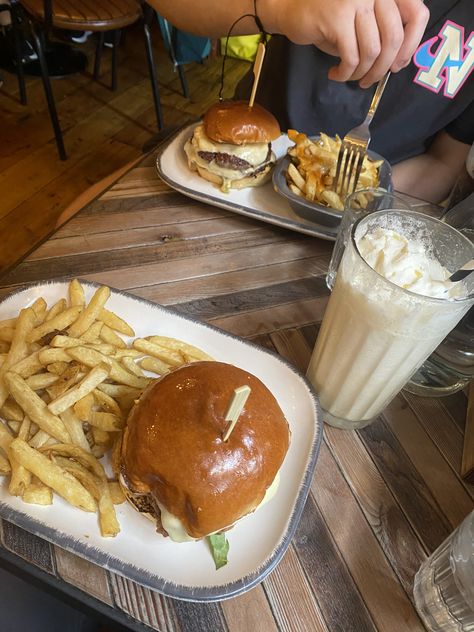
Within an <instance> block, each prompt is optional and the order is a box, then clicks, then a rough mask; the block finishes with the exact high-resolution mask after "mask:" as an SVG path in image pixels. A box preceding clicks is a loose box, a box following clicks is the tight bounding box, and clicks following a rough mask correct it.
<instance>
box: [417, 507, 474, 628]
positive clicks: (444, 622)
mask: <svg viewBox="0 0 474 632" xmlns="http://www.w3.org/2000/svg"><path fill="white" fill-rule="evenodd" d="M413 595H414V597H415V605H416V609H417V610H418V613H419V615H420V617H421V619H422V621H423V623H424V624H425V627H426V629H427V630H430V632H473V631H474V511H473V512H471V513H470V514H469V515H468V516H467V517H466V518H465V519H464V521H463V522H462V524H461V525H460V526H459V527H458V528H457V529H456V530H455V531H454V532H453V533H452V534H451V535H450V536H449V537H448V538H447V539H446V540H445V541H444V542H443V544H441V545H440V546H439V547H438V548H437V549H436V551H435V552H434V553H433V554H432V555H431V556H430V557H429V558H428V559H427V560H426V561H425V562H424V563H423V564H422V565H421V567H420V569H419V571H418V573H417V574H416V576H415V584H414V588H413Z"/></svg>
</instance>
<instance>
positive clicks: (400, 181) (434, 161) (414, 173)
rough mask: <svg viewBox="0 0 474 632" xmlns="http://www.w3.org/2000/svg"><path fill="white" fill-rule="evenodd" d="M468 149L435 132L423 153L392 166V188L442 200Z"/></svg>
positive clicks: (425, 197) (434, 199)
mask: <svg viewBox="0 0 474 632" xmlns="http://www.w3.org/2000/svg"><path fill="white" fill-rule="evenodd" d="M469 148H470V145H467V144H466V143H461V142H460V141H458V140H456V139H455V138H453V137H452V136H450V135H449V134H447V133H446V132H444V131H443V132H439V134H437V136H436V137H435V139H434V141H433V142H432V144H431V145H430V148H429V149H428V151H427V152H426V153H424V154H421V155H419V156H415V157H414V158H409V159H408V160H403V161H402V162H400V163H398V164H397V165H395V166H394V167H393V186H394V189H395V190H396V191H400V192H402V193H408V195H413V196H415V197H419V198H421V199H423V200H428V201H429V202H435V203H439V202H442V201H443V200H444V199H446V197H447V196H448V194H449V192H450V190H451V189H452V187H453V185H454V183H455V182H456V178H457V177H458V175H459V174H460V173H461V170H462V169H463V166H464V163H465V161H466V157H467V154H468V152H469Z"/></svg>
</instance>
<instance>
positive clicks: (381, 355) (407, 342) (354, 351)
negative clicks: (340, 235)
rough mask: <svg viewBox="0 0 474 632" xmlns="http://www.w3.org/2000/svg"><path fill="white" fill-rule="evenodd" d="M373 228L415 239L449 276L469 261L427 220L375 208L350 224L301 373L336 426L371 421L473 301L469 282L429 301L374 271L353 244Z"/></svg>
mask: <svg viewBox="0 0 474 632" xmlns="http://www.w3.org/2000/svg"><path fill="white" fill-rule="evenodd" d="M378 227H382V228H386V229H393V230H395V231H396V232H397V233H399V234H401V235H403V236H405V237H406V238H407V239H408V240H415V241H422V242H423V243H424V244H425V247H426V249H427V251H428V252H429V253H430V255H431V257H433V258H435V259H437V260H438V261H439V262H440V263H441V265H443V266H444V267H445V268H447V270H448V271H451V272H454V271H456V270H458V269H459V268H460V267H461V265H463V264H464V263H465V262H466V261H468V260H469V259H470V258H472V257H474V245H473V244H472V243H471V242H470V241H469V239H467V238H466V237H465V236H464V235H462V234H461V233H459V232H458V231H457V230H455V229H454V228H452V227H451V226H448V225H447V224H444V223H442V222H440V221H439V220H437V219H434V218H433V217H430V216H428V215H422V214H420V213H415V212H413V211H393V210H390V211H378V212H376V213H372V214H370V215H368V216H366V217H364V218H362V219H360V220H359V221H358V222H356V224H354V226H353V227H352V231H351V238H350V240H349V242H348V244H347V247H346V249H345V251H344V255H343V257H342V261H341V265H340V266H339V270H338V274H337V278H336V283H335V286H334V289H333V291H332V294H331V296H330V299H329V303H328V306H327V308H326V312H325V314H324V319H323V322H322V325H321V330H320V332H319V336H318V339H317V341H316V345H315V348H314V351H313V355H312V357H311V361H310V364H309V368H308V377H309V379H310V381H311V382H312V383H313V384H314V386H315V387H316V390H317V391H318V393H319V397H320V402H321V406H322V408H323V412H324V420H325V421H326V422H327V423H329V424H331V425H333V426H337V427H340V428H346V429H355V428H362V427H363V426H366V425H367V424H369V423H370V422H371V421H372V420H373V419H374V418H375V417H377V415H379V414H380V412H381V411H382V410H383V408H385V406H386V405H387V404H388V403H389V402H390V401H391V400H392V399H393V397H395V395H396V394H397V393H398V392H399V391H400V389H401V388H402V387H403V385H404V384H405V382H406V381H407V380H408V379H409V378H410V376H411V375H412V374H413V373H414V372H415V371H416V369H417V368H418V367H419V366H420V365H421V364H422V363H423V362H424V360H425V359H426V358H427V357H428V356H429V355H430V353H431V352H432V351H433V350H434V349H435V348H436V347H437V346H438V344H439V343H440V342H441V340H443V338H444V337H445V336H446V334H447V333H448V332H449V331H451V329H452V328H453V327H454V326H455V325H456V323H457V322H458V321H459V320H460V319H461V318H462V317H463V316H464V314H465V313H466V312H467V310H468V309H469V307H470V306H471V305H472V304H473V303H474V279H471V278H470V277H467V279H466V280H465V283H464V287H465V290H464V291H463V293H462V296H460V297H456V298H451V297H446V298H433V297H429V296H423V295H420V294H415V293H413V292H410V291H408V290H405V289H403V288H401V287H399V286H397V285H394V284H393V283H391V282H390V281H388V280H387V279H385V278H384V277H383V276H381V275H380V274H378V273H377V272H375V270H373V268H371V267H370V266H369V265H368V264H367V263H366V261H365V260H364V259H363V257H362V255H361V254H360V253H359V250H358V247H357V242H358V240H359V239H360V238H361V237H362V236H363V235H365V234H366V233H367V232H372V231H374V230H375V229H376V228H378ZM472 276H474V275H472Z"/></svg>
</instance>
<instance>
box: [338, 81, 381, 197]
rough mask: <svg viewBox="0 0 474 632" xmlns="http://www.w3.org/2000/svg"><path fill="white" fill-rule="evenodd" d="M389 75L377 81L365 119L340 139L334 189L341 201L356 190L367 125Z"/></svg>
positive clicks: (366, 140)
mask: <svg viewBox="0 0 474 632" xmlns="http://www.w3.org/2000/svg"><path fill="white" fill-rule="evenodd" d="M389 77H390V71H388V72H387V74H386V75H385V76H384V77H382V79H381V80H380V81H379V82H378V84H377V88H376V90H375V93H374V96H373V98H372V102H371V104H370V107H369V111H368V112H367V116H366V117H365V121H364V122H363V123H362V124H361V125H358V126H357V127H354V128H353V129H351V130H350V131H349V132H347V134H346V135H345V136H344V138H343V140H342V144H341V148H340V150H339V155H338V158H337V167H336V176H335V178H334V191H335V192H336V193H338V194H339V195H340V197H341V198H342V200H343V201H344V199H345V198H346V197H347V196H348V195H350V194H351V193H354V191H355V190H356V186H357V182H358V181H359V177H360V172H361V170H362V163H363V162H364V158H365V156H366V154H367V147H368V146H369V143H370V131H369V125H370V123H371V122H372V119H373V118H374V114H375V111H376V110H377V107H378V104H379V101H380V99H381V97H382V94H383V91H384V89H385V86H386V85H387V81H388V78H389Z"/></svg>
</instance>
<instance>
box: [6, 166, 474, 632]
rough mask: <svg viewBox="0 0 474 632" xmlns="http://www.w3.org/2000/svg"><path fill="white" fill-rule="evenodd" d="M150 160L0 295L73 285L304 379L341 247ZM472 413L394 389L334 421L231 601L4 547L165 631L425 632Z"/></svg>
mask: <svg viewBox="0 0 474 632" xmlns="http://www.w3.org/2000/svg"><path fill="white" fill-rule="evenodd" d="M152 165H153V156H149V157H146V158H145V159H144V160H143V162H142V163H141V164H139V165H137V166H136V167H134V168H133V169H132V170H131V171H130V172H128V173H127V174H126V175H125V176H122V177H121V178H120V180H119V181H118V182H117V183H116V184H115V185H114V186H112V187H111V188H110V189H109V190H108V191H106V192H105V193H104V194H103V195H102V196H101V197H100V198H99V199H97V200H95V201H93V202H91V203H90V204H88V205H87V206H86V207H85V208H84V209H83V210H82V211H80V213H79V214H78V215H76V216H75V217H74V218H73V219H71V220H70V221H69V222H68V223H67V224H65V225H64V226H63V227H62V228H61V229H60V230H58V231H57V232H56V233H55V234H54V235H53V236H52V237H51V238H50V239H49V240H48V241H47V242H45V243H44V244H43V245H42V246H40V247H39V248H37V249H36V250H35V252H33V253H32V254H31V255H30V256H29V257H28V258H27V259H26V260H25V261H23V262H22V263H20V264H19V265H17V266H16V267H15V268H14V269H12V270H11V271H10V272H9V273H8V274H5V275H4V276H3V278H2V279H1V282H0V296H5V295H6V294H8V292H10V291H12V290H13V289H15V288H18V287H21V286H22V285H23V284H25V283H28V282H31V281H40V280H47V279H54V278H58V277H62V276H76V275H80V276H83V277H84V278H86V279H91V280H95V281H99V282H102V283H107V284H110V285H112V286H115V287H118V288H120V289H124V290H127V291H129V292H131V293H133V294H136V295H137V296H142V297H145V298H148V299H151V300H154V301H157V302H161V303H163V304H168V305H174V306H175V307H176V309H177V310H178V311H180V312H182V313H184V314H188V315H192V316H194V317H198V318H200V319H202V320H206V321H208V322H212V323H213V324H215V325H218V326H220V327H222V328H223V329H225V330H228V331H230V332H233V333H235V334H238V335H241V336H245V337H248V338H249V339H252V340H253V341H254V342H256V343H257V344H261V345H263V346H265V347H267V348H270V349H272V350H275V351H277V352H278V353H279V354H280V355H282V356H283V357H285V358H287V359H288V360H289V361H290V362H291V363H293V364H294V365H295V366H296V367H297V368H299V369H300V370H301V371H303V372H304V371H305V370H306V367H307V365H308V362H309V358H310V355H311V350H312V348H313V345H314V341H315V338H316V335H317V331H318V327H319V324H320V322H321V319H322V316H323V314H324V310H325V307H326V304H327V299H328V290H327V288H326V286H325V281H324V274H325V271H326V269H327V265H328V261H329V257H330V253H331V247H332V245H331V244H330V243H328V242H324V241H321V240H319V239H316V238H311V237H308V236H305V235H299V234H296V233H291V232H287V231H284V230H282V229H279V228H276V227H273V226H270V225H265V224H262V223H258V222H256V221H254V220H252V219H249V218H243V217H238V216H236V215H232V214H230V213H227V212H225V211H223V210H221V209H217V208H213V207H209V206H206V205H203V204H200V203H198V202H194V201H192V200H189V199H187V198H184V197H182V196H181V195H178V194H177V193H175V192H172V191H170V190H169V189H168V188H167V187H166V186H165V185H163V183H161V182H159V181H158V180H157V178H156V176H155V172H154V169H153V166H152ZM465 418H466V396H465V394H464V393H462V392H461V393H457V394H455V395H453V396H450V397H446V398H443V399H442V400H434V399H426V398H419V397H416V396H414V395H410V394H408V393H401V394H400V395H398V396H397V398H396V399H395V400H394V401H393V402H392V403H391V404H390V405H389V406H388V407H387V409H386V410H385V411H384V413H383V414H382V415H381V416H380V418H379V419H378V420H377V421H376V422H374V423H373V424H372V425H370V426H368V427H366V428H364V429H362V430H360V431H358V432H345V431H341V430H337V429H335V428H331V427H327V428H326V429H325V440H324V443H323V445H322V447H321V452H320V455H319V460H318V463H317V467H316V472H315V476H314V479H313V482H312V486H311V491H310V494H309V497H308V501H307V504H306V507H305V510H304V512H303V515H302V518H301V521H300V524H299V526H298V529H297V532H296V534H295V536H294V538H293V541H292V543H291V545H290V547H289V549H288V551H287V553H286V555H285V556H284V558H283V560H282V561H281V563H280V564H279V566H278V567H277V568H276V569H275V570H274V571H273V573H272V574H270V576H268V577H267V578H266V579H265V580H264V581H263V583H262V584H261V585H259V586H257V587H256V588H254V589H253V590H251V591H249V592H248V593H246V594H244V595H241V596H239V597H236V598H234V599H231V600H229V601H224V602H222V603H212V604H196V603H186V602H180V601H175V600H172V599H169V598H167V597H164V596H163V595H160V594H158V593H156V592H153V591H150V590H147V589H145V588H143V587H142V586H140V585H138V584H136V583H134V582H132V581H130V580H128V579H125V578H123V577H120V576H118V575H115V574H113V573H110V572H108V571H106V570H105V569H102V568H98V567H96V566H94V565H92V564H90V563H88V562H84V561H83V560H80V559H79V558H77V557H76V556H75V555H74V554H72V553H67V552H65V551H62V550H60V549H58V548H57V547H54V546H52V545H50V544H48V543H46V542H44V541H43V540H41V539H38V538H36V537H35V536H32V535H30V534H27V533H26V532H24V531H22V530H21V529H18V528H17V527H15V526H13V525H11V524H9V523H7V522H6V521H2V530H1V533H2V539H1V543H2V546H4V547H6V548H7V549H8V550H10V551H13V552H15V553H16V554H17V555H20V556H21V557H22V558H24V559H27V560H28V561H29V562H30V563H32V564H35V565H37V566H39V567H41V568H43V569H44V570H46V571H47V572H48V573H50V574H52V575H55V576H57V577H59V578H61V579H62V580H63V581H64V582H67V583H68V584H69V585H72V586H75V587H76V588H77V590H78V591H79V592H78V594H81V592H80V591H83V592H84V593H87V594H89V595H92V596H93V597H95V598H96V599H97V600H98V601H99V602H104V603H106V604H109V605H112V606H113V607H114V608H115V610H116V611H117V612H119V613H123V616H124V622H125V621H127V619H125V617H132V619H133V620H135V621H138V622H141V623H143V624H146V625H148V626H150V628H151V629H153V630H160V632H203V631H206V632H207V631H208V630H212V631H213V632H214V631H215V632H220V631H222V632H247V631H248V630H255V631H262V632H272V631H277V630H278V631H285V632H287V631H288V632H290V631H291V632H293V631H295V632H306V631H314V632H352V631H353V632H366V631H367V632H376V631H378V632H382V631H383V632H393V631H397V632H398V631H399V630H400V631H402V630H403V631H405V630H407V631H410V632H411V631H413V632H418V631H420V632H421V630H422V629H423V628H422V624H421V622H420V620H419V618H418V615H417V613H416V610H415V608H414V606H413V597H412V587H413V577H414V574H415V572H416V570H417V569H418V567H419V565H420V564H421V562H422V561H423V560H424V559H425V558H426V556H427V555H428V554H429V553H430V552H431V551H432V550H433V549H434V548H436V547H437V546H438V544H439V543H440V542H441V541H442V540H443V539H444V538H445V537H446V535H447V534H448V533H450V531H452V529H453V528H454V527H455V526H456V525H457V524H458V523H459V522H460V521H461V520H462V518H463V517H464V515H465V514H466V513H467V512H468V511H470V509H471V508H472V507H473V498H474V487H473V486H472V485H471V484H470V483H469V482H467V481H463V480H462V479H461V477H460V467H461V457H462V447H463V438H464V423H465ZM157 537H158V536H157ZM128 621H130V620H129V619H128Z"/></svg>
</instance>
